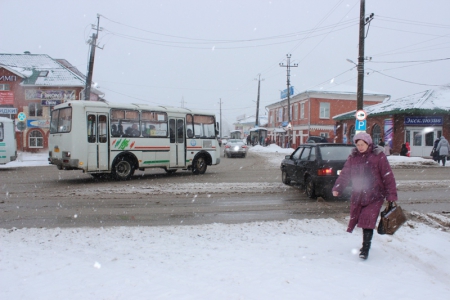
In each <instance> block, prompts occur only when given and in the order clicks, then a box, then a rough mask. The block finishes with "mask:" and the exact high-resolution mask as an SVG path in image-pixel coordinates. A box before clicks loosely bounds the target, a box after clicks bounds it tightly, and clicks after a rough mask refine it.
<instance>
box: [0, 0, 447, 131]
mask: <svg viewBox="0 0 450 300" xmlns="http://www.w3.org/2000/svg"><path fill="white" fill-rule="evenodd" d="M365 2H366V14H367V15H369V14H370V13H374V15H375V16H374V19H373V21H372V22H371V23H370V27H369V28H368V29H369V30H368V36H367V38H366V40H365V46H366V47H365V55H366V56H368V57H372V60H371V61H370V62H367V63H366V65H365V70H366V76H365V82H364V87H365V89H366V90H370V91H374V92H379V93H383V94H389V95H392V97H393V98H398V97H402V96H406V95H409V94H412V93H416V92H420V91H424V90H426V89H430V88H436V87H437V86H439V85H444V84H448V83H449V82H450V80H449V79H448V78H449V73H450V72H449V69H450V60H448V58H449V57H450V54H449V49H450V19H449V18H448V12H449V11H450V1H448V0H431V1H423V0H421V1H419V0H395V1H392V0H366V1H365ZM359 13H360V0H320V1H298V0H296V1H287V0H282V1H281V0H280V1H276V0H273V1H264V0H230V1H216V0H201V1H200V0H199V1H195V0H192V1H186V0H173V1H170V0H164V1H154V0H135V1H132V0H130V1H112V0H99V1H94V0H77V1H69V0H67V1H56V0H54V1H50V0H40V1H31V0H30V1H20V0H17V1H5V0H2V1H1V10H0V20H1V22H2V30H1V31H0V41H1V43H0V52H1V53H23V52H24V51H30V52H31V53H34V54H48V55H49V56H51V57H52V58H64V59H67V60H68V61H69V62H70V63H72V64H73V65H75V66H76V67H77V68H78V69H79V70H80V71H82V72H83V73H85V72H86V70H87V64H88V54H89V53H88V51H89V46H88V44H87V43H86V41H87V40H88V39H89V37H90V36H91V35H92V33H93V32H94V31H93V30H92V27H91V24H97V14H100V15H101V17H100V27H102V28H103V30H102V31H100V32H99V39H98V45H99V46H100V47H102V48H103V49H97V50H96V55H95V66H94V75H93V80H94V81H95V82H97V83H98V85H99V87H100V89H101V90H102V91H103V92H105V94H106V99H107V100H110V101H113V102H130V103H149V104H156V105H171V106H184V107H187V108H191V109H202V110H207V111H212V112H215V113H216V115H217V117H218V118H219V115H220V109H219V107H220V105H219V102H222V118H223V120H224V121H225V120H226V121H228V122H229V123H232V122H234V121H235V120H236V117H237V116H239V115H242V114H244V113H245V114H246V115H254V114H255V113H256V99H257V91H258V81H257V80H256V79H257V78H258V74H261V79H262V81H261V96H260V101H261V104H260V108H261V109H260V115H264V114H265V113H266V110H265V106H266V105H269V104H271V103H274V102H277V101H279V100H280V91H281V90H283V89H285V88H286V68H284V67H280V66H279V64H280V63H284V64H286V63H287V62H286V54H291V55H292V57H291V64H298V67H294V68H292V69H291V85H293V86H294V87H295V93H299V92H302V91H305V90H317V89H320V88H326V87H327V86H328V85H329V84H330V82H333V84H339V85H346V86H349V89H352V90H354V91H355V92H356V82H357V79H356V77H357V70H356V68H354V65H353V64H351V63H349V62H348V61H347V59H350V60H353V61H354V62H357V56H358V28H359ZM366 27H367V26H366ZM367 73H369V74H368V75H367Z"/></svg>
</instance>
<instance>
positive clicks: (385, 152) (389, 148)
mask: <svg viewBox="0 0 450 300" xmlns="http://www.w3.org/2000/svg"><path fill="white" fill-rule="evenodd" d="M384 154H385V155H386V156H389V155H391V146H389V142H387V143H386V144H385V145H384Z"/></svg>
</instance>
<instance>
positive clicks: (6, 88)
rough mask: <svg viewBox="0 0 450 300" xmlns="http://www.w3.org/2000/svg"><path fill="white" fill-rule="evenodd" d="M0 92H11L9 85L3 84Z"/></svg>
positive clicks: (0, 85)
mask: <svg viewBox="0 0 450 300" xmlns="http://www.w3.org/2000/svg"><path fill="white" fill-rule="evenodd" d="M0 91H9V84H7V83H1V84H0Z"/></svg>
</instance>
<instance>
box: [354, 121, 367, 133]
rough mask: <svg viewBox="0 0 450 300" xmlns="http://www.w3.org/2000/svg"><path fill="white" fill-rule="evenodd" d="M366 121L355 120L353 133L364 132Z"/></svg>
mask: <svg viewBox="0 0 450 300" xmlns="http://www.w3.org/2000/svg"><path fill="white" fill-rule="evenodd" d="M366 127H367V120H363V121H358V120H356V125H355V131H366Z"/></svg>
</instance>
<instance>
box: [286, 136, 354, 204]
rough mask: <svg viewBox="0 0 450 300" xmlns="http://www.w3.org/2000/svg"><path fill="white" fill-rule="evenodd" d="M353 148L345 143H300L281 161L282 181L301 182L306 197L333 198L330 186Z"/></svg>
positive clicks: (331, 186)
mask: <svg viewBox="0 0 450 300" xmlns="http://www.w3.org/2000/svg"><path fill="white" fill-rule="evenodd" d="M354 148H355V146H354V145H346V144H330V143H318V144H303V145H301V146H300V147H298V148H297V149H296V150H295V151H294V152H293V153H292V154H291V155H287V156H286V157H285V159H284V160H283V161H282V162H281V178H282V181H283V183H285V184H290V183H291V181H295V182H296V183H297V184H300V185H303V186H304V187H305V192H306V195H307V196H308V197H309V198H312V199H314V198H316V197H318V196H321V197H323V198H325V199H329V198H331V197H333V196H332V193H331V189H332V188H333V185H334V183H335V181H336V179H337V177H338V175H339V173H340V172H341V170H342V168H343V167H344V164H345V162H346V160H347V158H348V156H349V155H350V153H351V151H352V149H354Z"/></svg>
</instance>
